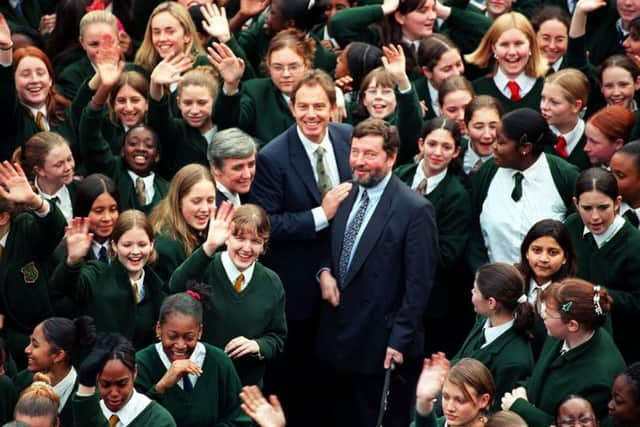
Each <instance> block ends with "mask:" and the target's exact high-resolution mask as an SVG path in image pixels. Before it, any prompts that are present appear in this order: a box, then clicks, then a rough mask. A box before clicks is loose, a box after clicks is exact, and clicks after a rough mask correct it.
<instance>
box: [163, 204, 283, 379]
mask: <svg viewBox="0 0 640 427" xmlns="http://www.w3.org/2000/svg"><path fill="white" fill-rule="evenodd" d="M270 232H271V226H270V224H269V219H268V217H267V214H266V213H265V212H264V210H263V209H262V208H260V207H258V206H257V205H252V204H246V205H242V206H240V207H239V208H238V209H236V210H235V212H234V211H233V208H232V205H231V204H230V203H229V202H223V204H222V205H220V207H219V208H218V210H217V213H216V217H215V218H213V217H212V218H211V220H210V224H209V232H208V235H207V239H206V240H205V242H204V243H203V244H202V247H201V248H199V249H198V250H196V251H195V252H193V254H191V256H190V257H189V258H187V260H186V261H185V262H183V263H182V265H181V266H180V267H178V269H176V271H175V272H174V273H173V274H172V275H171V280H170V281H169V289H170V291H171V292H179V291H183V290H184V286H185V283H186V282H187V281H188V280H191V279H195V280H199V281H203V282H206V283H210V284H212V286H214V289H213V291H214V293H215V294H216V298H215V299H214V301H213V307H212V309H211V310H207V311H205V313H204V338H203V341H205V342H207V343H210V344H213V345H215V346H217V347H219V348H222V349H224V351H225V352H226V353H227V354H228V355H229V356H230V357H231V358H232V360H233V361H234V365H235V366H236V369H237V371H238V374H239V376H240V379H241V381H242V383H243V384H261V383H262V377H263V375H264V370H265V364H266V361H267V360H271V359H273V358H274V357H275V356H277V355H278V354H279V353H280V352H282V349H283V346H284V340H285V338H286V336H287V326H286V321H285V314H284V313H285V310H284V308H285V307H284V306H285V294H284V288H283V287H282V282H281V281H280V278H279V277H278V275H277V274H275V273H274V272H273V271H271V270H269V269H268V268H266V267H264V266H263V265H262V264H260V263H259V262H257V260H258V257H259V256H260V255H261V254H262V253H263V252H264V249H265V246H266V244H267V241H268V239H269V233H270ZM223 244H226V247H227V250H226V251H224V252H217V253H216V250H218V248H220V247H221V246H222V245H223Z"/></svg>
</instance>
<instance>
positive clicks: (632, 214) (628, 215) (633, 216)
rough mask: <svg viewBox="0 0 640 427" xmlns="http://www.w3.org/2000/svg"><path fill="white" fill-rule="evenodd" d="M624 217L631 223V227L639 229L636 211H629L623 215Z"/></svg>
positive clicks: (639, 222)
mask: <svg viewBox="0 0 640 427" xmlns="http://www.w3.org/2000/svg"><path fill="white" fill-rule="evenodd" d="M622 216H623V217H624V219H626V220H627V221H629V223H630V224H631V225H633V226H634V227H636V228H638V224H640V221H639V220H638V214H637V213H636V211H634V210H633V209H629V210H628V211H626V212H625V213H623V214H622Z"/></svg>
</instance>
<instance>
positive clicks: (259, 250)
mask: <svg viewBox="0 0 640 427" xmlns="http://www.w3.org/2000/svg"><path fill="white" fill-rule="evenodd" d="M226 244H227V252H228V253H229V258H231V262H233V265H235V266H236V268H237V269H238V270H239V271H245V270H246V269H247V268H249V267H251V266H252V265H253V263H255V262H256V261H257V260H258V257H259V256H260V255H262V254H263V253H264V244H265V241H264V239H263V238H261V237H260V236H258V233H257V232H256V231H255V230H239V231H238V232H236V233H234V234H232V235H230V236H229V238H227V242H226Z"/></svg>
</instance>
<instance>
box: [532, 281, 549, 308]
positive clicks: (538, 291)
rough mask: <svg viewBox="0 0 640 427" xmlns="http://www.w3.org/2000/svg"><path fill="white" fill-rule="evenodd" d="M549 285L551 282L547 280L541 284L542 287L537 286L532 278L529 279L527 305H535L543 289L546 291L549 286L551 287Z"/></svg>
mask: <svg viewBox="0 0 640 427" xmlns="http://www.w3.org/2000/svg"><path fill="white" fill-rule="evenodd" d="M551 283H552V281H551V280H549V281H548V282H546V283H543V284H542V285H540V286H538V284H537V283H536V281H535V280H534V279H533V277H532V278H531V279H529V294H528V295H527V299H528V300H529V303H530V304H531V305H534V304H535V303H536V300H537V299H538V297H539V296H540V294H541V293H542V292H543V291H544V290H545V289H547V288H548V287H549V285H551Z"/></svg>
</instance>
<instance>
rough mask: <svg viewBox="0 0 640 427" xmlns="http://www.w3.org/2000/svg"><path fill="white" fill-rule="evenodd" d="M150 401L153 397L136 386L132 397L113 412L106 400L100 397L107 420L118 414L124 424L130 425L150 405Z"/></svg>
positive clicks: (101, 406) (101, 407)
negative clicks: (139, 391) (142, 392)
mask: <svg viewBox="0 0 640 427" xmlns="http://www.w3.org/2000/svg"><path fill="white" fill-rule="evenodd" d="M150 403H151V399H149V398H148V397H147V396H145V395H144V394H140V393H138V392H137V391H136V389H135V388H134V389H133V394H132V395H131V398H130V399H129V401H128V402H127V403H125V404H124V406H123V407H122V408H120V410H119V411H118V412H113V411H112V410H111V409H109V408H107V405H105V404H104V400H102V399H100V409H101V410H102V415H104V417H105V418H106V419H107V420H108V419H109V418H111V416H112V415H117V416H118V418H119V419H120V423H121V424H122V425H124V426H128V425H129V424H131V423H132V422H133V420H135V419H136V417H137V416H138V415H140V413H141V412H142V411H144V409H145V408H146V407H147V406H149V404H150ZM118 425H119V424H118Z"/></svg>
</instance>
